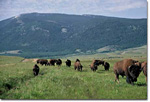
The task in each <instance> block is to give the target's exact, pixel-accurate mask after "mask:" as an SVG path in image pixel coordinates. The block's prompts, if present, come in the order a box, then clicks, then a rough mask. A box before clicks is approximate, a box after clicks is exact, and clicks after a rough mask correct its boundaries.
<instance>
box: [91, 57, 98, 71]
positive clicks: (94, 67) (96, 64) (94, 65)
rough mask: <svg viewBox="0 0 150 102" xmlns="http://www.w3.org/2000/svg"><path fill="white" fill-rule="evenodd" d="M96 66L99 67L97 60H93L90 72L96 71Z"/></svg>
mask: <svg viewBox="0 0 150 102" xmlns="http://www.w3.org/2000/svg"><path fill="white" fill-rule="evenodd" d="M98 65H99V60H93V62H92V63H91V65H90V68H91V70H93V71H96V70H97V66H98Z"/></svg>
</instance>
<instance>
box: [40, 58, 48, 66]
mask: <svg viewBox="0 0 150 102" xmlns="http://www.w3.org/2000/svg"><path fill="white" fill-rule="evenodd" d="M39 63H40V64H41V65H42V66H43V65H44V64H45V66H46V65H47V63H48V60H47V59H38V60H37V64H39Z"/></svg>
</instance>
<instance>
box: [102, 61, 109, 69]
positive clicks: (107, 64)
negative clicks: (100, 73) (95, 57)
mask: <svg viewBox="0 0 150 102" xmlns="http://www.w3.org/2000/svg"><path fill="white" fill-rule="evenodd" d="M103 66H104V68H105V70H109V67H110V65H109V63H108V62H104V65H103Z"/></svg>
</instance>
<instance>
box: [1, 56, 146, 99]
mask: <svg viewBox="0 0 150 102" xmlns="http://www.w3.org/2000/svg"><path fill="white" fill-rule="evenodd" d="M96 57H97V58H98V57H99V58H100V56H98V55H96ZM66 58H67V57H65V58H62V61H63V64H62V65H61V66H60V67H58V66H42V65H39V67H40V72H39V75H38V76H34V75H33V71H32V68H33V66H34V64H36V62H34V61H33V59H27V60H24V58H22V57H15V56H14V57H12V56H0V99H95V100H97V99H100V100H105V99H107V100H112V99H128V100H131V99H142V100H145V99H147V84H146V81H145V76H144V74H143V72H141V74H140V76H139V77H138V81H137V82H135V84H134V85H130V84H127V83H126V79H125V77H124V78H122V77H121V76H120V77H119V78H120V83H117V82H115V81H114V79H115V75H114V72H113V65H114V63H115V62H117V61H119V60H122V59H124V57H121V58H106V59H104V60H105V61H107V62H109V63H110V70H109V71H105V70H104V68H103V66H99V67H98V70H97V71H96V72H92V71H91V69H90V67H89V65H90V64H91V62H92V60H93V59H92V57H90V58H91V59H89V56H87V57H86V56H83V57H82V56H78V58H80V59H81V64H82V65H83V71H82V72H79V71H75V70H74V66H73V63H74V62H75V60H76V58H77V56H76V57H71V61H72V66H71V67H66V65H65V61H66ZM68 58H70V57H68ZM93 58H94V57H93ZM133 59H137V60H139V61H145V60H147V58H146V57H136V58H135V57H134V58H133Z"/></svg>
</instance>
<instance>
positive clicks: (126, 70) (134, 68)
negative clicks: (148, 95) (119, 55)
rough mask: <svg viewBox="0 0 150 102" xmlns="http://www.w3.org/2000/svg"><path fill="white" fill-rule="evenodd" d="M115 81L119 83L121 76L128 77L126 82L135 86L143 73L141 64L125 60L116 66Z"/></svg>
mask: <svg viewBox="0 0 150 102" xmlns="http://www.w3.org/2000/svg"><path fill="white" fill-rule="evenodd" d="M113 70H114V73H115V81H117V82H118V83H119V75H121V76H122V77H124V76H126V82H127V83H129V84H134V82H136V81H137V78H138V76H139V74H140V73H141V71H142V68H141V63H140V62H138V61H135V60H133V59H124V60H122V61H119V62H116V63H115V64H114V69H113Z"/></svg>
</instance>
